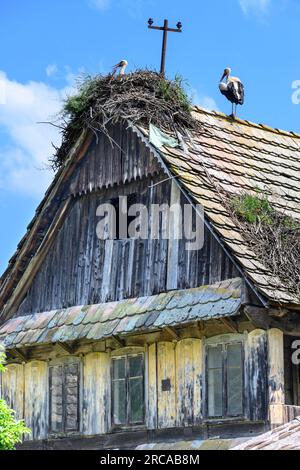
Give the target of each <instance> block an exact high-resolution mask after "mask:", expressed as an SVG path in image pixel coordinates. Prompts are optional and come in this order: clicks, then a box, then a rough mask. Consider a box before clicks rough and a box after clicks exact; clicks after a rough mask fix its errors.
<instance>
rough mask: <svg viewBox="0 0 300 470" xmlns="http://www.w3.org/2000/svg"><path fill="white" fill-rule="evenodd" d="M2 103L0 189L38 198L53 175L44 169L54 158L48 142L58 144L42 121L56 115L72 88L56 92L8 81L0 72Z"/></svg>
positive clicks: (52, 130)
mask: <svg viewBox="0 0 300 470" xmlns="http://www.w3.org/2000/svg"><path fill="white" fill-rule="evenodd" d="M0 82H1V83H3V84H4V86H5V103H4V104H0V132H1V135H2V136H3V137H4V140H3V141H4V144H3V141H2V143H1V147H0V188H3V189H4V188H5V189H8V190H12V191H18V192H21V193H27V194H34V195H41V194H43V193H44V191H45V189H46V188H47V185H48V184H49V182H50V180H51V179H52V178H53V173H52V171H50V169H45V168H46V166H47V164H48V158H49V156H51V155H52V154H53V147H52V145H51V142H53V143H54V144H55V145H59V143H60V134H59V130H58V129H57V128H55V127H53V126H50V125H46V124H38V122H41V121H49V120H51V119H53V118H55V116H56V115H57V113H58V112H59V110H60V108H61V102H62V99H63V98H64V97H65V96H66V93H67V92H71V91H72V88H71V86H67V87H65V88H63V89H60V90H59V89H55V88H53V87H50V86H48V85H46V84H45V83H42V82H34V81H31V82H28V83H26V84H23V83H20V82H17V81H13V80H10V79H9V78H8V77H7V75H6V74H5V72H3V71H0Z"/></svg>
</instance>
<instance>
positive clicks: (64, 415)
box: [49, 363, 80, 433]
mask: <svg viewBox="0 0 300 470" xmlns="http://www.w3.org/2000/svg"><path fill="white" fill-rule="evenodd" d="M79 374H80V368H79V364H77V363H66V364H62V365H57V366H51V367H50V370H49V392H50V393H49V397H50V403H49V405H50V409H49V412H50V431H51V432H52V433H62V432H71V431H73V432H75V431H78V430H79Z"/></svg>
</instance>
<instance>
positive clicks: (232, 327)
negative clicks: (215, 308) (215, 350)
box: [220, 318, 239, 333]
mask: <svg viewBox="0 0 300 470" xmlns="http://www.w3.org/2000/svg"><path fill="white" fill-rule="evenodd" d="M220 320H221V322H222V323H223V325H225V326H226V327H227V328H229V329H230V331H232V332H233V333H239V329H238V325H237V323H236V322H235V321H234V320H232V318H220Z"/></svg>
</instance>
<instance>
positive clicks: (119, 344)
mask: <svg viewBox="0 0 300 470" xmlns="http://www.w3.org/2000/svg"><path fill="white" fill-rule="evenodd" d="M113 339H114V340H115V341H116V343H117V344H118V347H119V348H124V347H125V346H126V342H125V340H124V339H121V338H120V336H117V335H116V336H113Z"/></svg>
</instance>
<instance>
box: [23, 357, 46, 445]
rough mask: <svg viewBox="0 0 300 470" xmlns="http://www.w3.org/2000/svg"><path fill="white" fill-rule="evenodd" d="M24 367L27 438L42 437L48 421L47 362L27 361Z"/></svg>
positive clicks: (44, 436) (44, 434) (44, 435)
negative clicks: (29, 433) (28, 434)
mask: <svg viewBox="0 0 300 470" xmlns="http://www.w3.org/2000/svg"><path fill="white" fill-rule="evenodd" d="M24 369H25V370H24V374H25V380H24V410H25V412H24V419H25V424H26V426H28V427H29V429H31V432H32V434H31V436H28V437H27V439H33V440H35V439H37V440H38V439H44V438H46V437H47V433H48V422H49V416H48V415H49V413H48V409H49V407H48V368H47V362H44V361H33V362H29V363H27V364H25V368H24Z"/></svg>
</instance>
